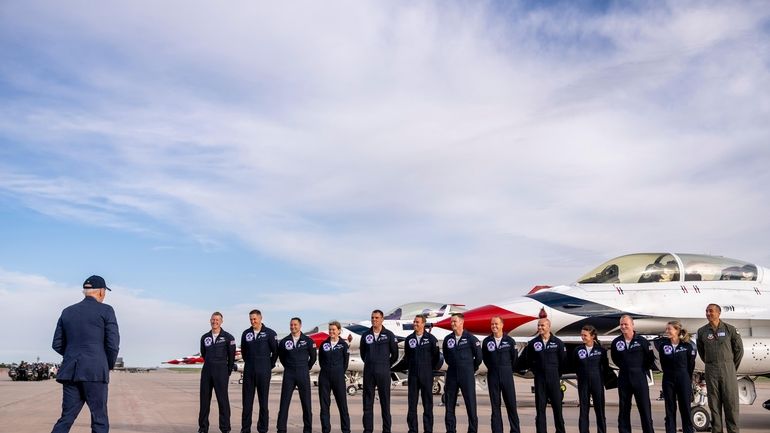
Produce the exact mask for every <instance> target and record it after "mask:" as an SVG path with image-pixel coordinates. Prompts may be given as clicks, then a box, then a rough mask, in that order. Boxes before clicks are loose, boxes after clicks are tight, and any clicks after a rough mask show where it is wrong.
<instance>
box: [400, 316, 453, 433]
mask: <svg viewBox="0 0 770 433" xmlns="http://www.w3.org/2000/svg"><path fill="white" fill-rule="evenodd" d="M425 322H426V318H425V316H424V315H422V314H419V315H417V316H415V317H414V320H413V321H412V325H413V326H414V332H412V333H411V334H409V335H408V336H407V337H406V339H405V340H404V360H405V361H406V365H407V368H408V371H409V377H408V381H407V386H408V390H407V404H408V409H407V413H406V423H407V425H408V428H409V433H417V432H418V431H419V422H418V421H417V402H418V400H419V399H420V398H422V426H423V431H424V433H432V432H433V371H434V370H438V369H440V368H441V365H442V364H443V363H444V361H442V360H441V353H440V352H439V348H438V340H437V339H436V337H434V336H433V334H431V333H429V332H426V331H425Z"/></svg>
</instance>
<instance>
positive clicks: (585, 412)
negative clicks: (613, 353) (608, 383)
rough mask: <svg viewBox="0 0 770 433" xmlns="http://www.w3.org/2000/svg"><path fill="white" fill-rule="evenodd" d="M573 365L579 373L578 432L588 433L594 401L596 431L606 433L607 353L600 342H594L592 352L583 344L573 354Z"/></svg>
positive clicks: (608, 365) (608, 366) (608, 364)
mask: <svg viewBox="0 0 770 433" xmlns="http://www.w3.org/2000/svg"><path fill="white" fill-rule="evenodd" d="M573 365H574V366H575V372H576V373H577V383H578V396H579V399H580V417H579V419H578V430H579V431H580V433H588V431H589V428H588V426H589V420H588V418H589V414H590V411H591V400H593V402H594V413H595V414H596V431H597V433H606V432H607V418H606V416H605V415H604V378H605V377H606V376H607V373H608V372H609V370H610V362H609V359H608V357H607V351H606V350H604V348H602V346H601V345H600V344H599V342H598V341H597V342H594V345H593V347H591V350H588V348H587V347H586V345H585V344H581V345H580V346H578V347H577V348H576V349H575V352H574V354H573Z"/></svg>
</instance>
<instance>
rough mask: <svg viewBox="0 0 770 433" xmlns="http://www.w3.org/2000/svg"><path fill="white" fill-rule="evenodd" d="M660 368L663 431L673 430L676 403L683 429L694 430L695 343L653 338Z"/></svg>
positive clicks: (674, 431)
mask: <svg viewBox="0 0 770 433" xmlns="http://www.w3.org/2000/svg"><path fill="white" fill-rule="evenodd" d="M655 346H656V347H657V349H658V354H659V356H660V367H661V369H662V370H663V399H664V400H665V402H666V433H676V406H677V403H678V404H679V414H680V416H681V418H682V433H693V431H694V429H693V426H692V420H690V402H692V373H693V371H694V370H695V345H694V344H692V343H689V342H687V343H685V342H684V341H681V340H680V341H679V344H678V345H677V346H676V347H674V345H673V344H671V339H669V338H659V339H657V340H655Z"/></svg>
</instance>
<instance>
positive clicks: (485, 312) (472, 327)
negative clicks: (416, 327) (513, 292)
mask: <svg viewBox="0 0 770 433" xmlns="http://www.w3.org/2000/svg"><path fill="white" fill-rule="evenodd" d="M463 315H464V316H465V323H464V328H465V329H466V330H467V331H468V332H471V333H473V334H488V333H489V331H490V328H489V322H490V321H491V320H492V318H493V317H495V316H500V317H501V318H502V319H503V331H504V332H506V333H508V332H511V331H512V330H514V329H516V328H518V327H519V326H521V325H523V324H525V323H527V322H531V321H533V320H537V317H533V316H527V315H524V314H519V313H516V312H513V311H509V310H506V309H505V308H501V307H498V306H497V305H492V304H490V305H485V306H483V307H478V308H474V309H471V310H468V311H466V312H464V313H463ZM435 326H438V327H440V328H444V329H449V330H451V329H452V325H451V319H444V320H441V321H440V322H437V323H436V325H435Z"/></svg>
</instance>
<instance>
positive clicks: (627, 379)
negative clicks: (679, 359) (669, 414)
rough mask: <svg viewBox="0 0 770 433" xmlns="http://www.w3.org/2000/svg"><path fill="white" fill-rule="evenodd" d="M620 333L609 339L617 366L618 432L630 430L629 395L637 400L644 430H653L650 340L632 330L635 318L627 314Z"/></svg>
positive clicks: (647, 432)
mask: <svg viewBox="0 0 770 433" xmlns="http://www.w3.org/2000/svg"><path fill="white" fill-rule="evenodd" d="M620 332H621V335H619V336H618V337H617V338H615V339H614V340H612V345H611V346H610V354H611V356H612V362H613V363H615V365H617V366H618V369H619V370H618V432H619V433H631V397H632V396H633V398H634V400H636V407H637V408H638V409H639V417H640V418H641V421H642V431H643V432H644V433H654V431H655V430H654V429H653V427H652V409H651V408H650V388H649V386H648V385H647V371H649V370H650V369H651V368H652V365H653V362H654V360H655V355H653V353H652V349H651V348H650V343H649V342H648V341H647V340H646V339H645V338H644V337H642V336H641V335H638V334H637V333H636V332H635V331H634V319H633V318H631V316H629V315H625V314H624V315H623V316H622V317H621V318H620Z"/></svg>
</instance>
